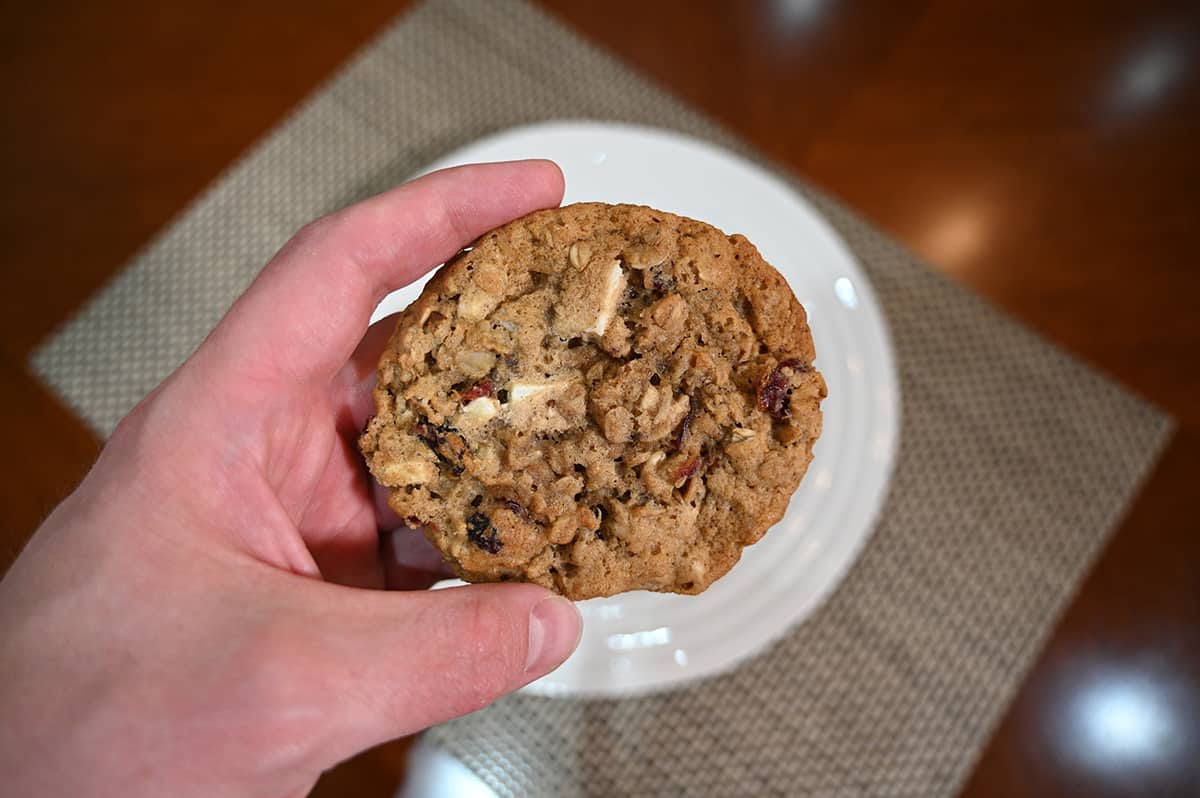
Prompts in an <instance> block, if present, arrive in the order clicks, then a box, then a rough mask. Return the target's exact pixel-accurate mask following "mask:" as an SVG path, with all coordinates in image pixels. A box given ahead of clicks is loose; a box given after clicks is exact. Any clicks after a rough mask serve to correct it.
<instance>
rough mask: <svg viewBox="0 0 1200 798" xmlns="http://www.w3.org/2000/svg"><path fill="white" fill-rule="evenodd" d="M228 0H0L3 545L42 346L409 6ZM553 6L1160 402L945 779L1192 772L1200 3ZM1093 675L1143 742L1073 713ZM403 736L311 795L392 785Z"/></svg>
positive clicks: (75, 473) (975, 792)
mask: <svg viewBox="0 0 1200 798" xmlns="http://www.w3.org/2000/svg"><path fill="white" fill-rule="evenodd" d="M243 5H244V7H237V8H236V10H235V7H233V6H229V5H226V4H213V3H203V2H199V0H179V2H175V3H166V4H164V3H152V2H149V0H111V2H108V3H104V4H95V3H87V2H80V0H47V1H46V2H43V3H14V2H9V3H6V4H5V8H4V15H3V18H4V25H3V26H0V59H3V69H0V96H3V97H5V98H7V101H8V107H7V108H6V113H5V116H4V121H3V122H2V123H0V145H2V146H0V174H3V175H4V180H3V183H2V184H0V253H2V261H0V262H2V263H3V265H4V267H5V271H4V274H5V279H6V282H7V285H6V288H5V290H4V292H3V293H2V294H0V371H2V374H3V386H4V389H3V391H0V408H2V411H3V412H2V413H0V426H2V428H0V432H2V434H3V440H4V441H5V442H6V443H7V446H8V447H9V451H10V456H9V457H8V458H7V465H6V466H4V467H3V476H4V478H3V479H0V524H2V526H3V537H2V538H0V557H3V559H2V560H0V567H3V566H6V565H7V562H8V561H9V560H10V559H11V557H12V555H13V554H14V553H15V552H16V551H17V550H18V549H19V547H20V545H21V544H22V542H23V541H24V540H25V538H26V537H27V536H28V534H29V533H30V532H31V531H32V530H33V529H34V528H35V527H36V525H37V523H38V521H39V519H40V518H41V517H42V516H43V515H44V514H45V512H46V511H47V510H48V509H49V508H50V507H51V506H53V504H54V502H55V501H56V500H57V499H59V498H60V497H61V496H62V495H64V493H65V492H66V491H68V490H69V489H70V488H71V486H72V484H73V483H74V482H75V481H76V480H77V479H78V478H79V477H80V476H81V475H82V473H83V472H84V471H85V470H86V468H87V467H88V464H89V463H90V461H91V459H92V457H93V456H94V455H95V452H96V451H97V448H98V442H97V441H96V440H94V439H93V438H92V436H91V435H90V434H89V433H88V432H87V430H86V429H85V428H84V427H83V426H82V425H81V424H80V423H79V422H78V421H77V420H75V419H74V418H73V417H72V416H71V414H70V413H69V412H68V411H67V410H66V409H65V408H63V407H62V406H61V405H60V404H59V403H58V402H57V400H56V399H55V398H54V397H53V396H51V395H49V394H48V393H47V391H46V390H45V389H44V388H42V387H41V386H40V385H39V384H38V383H37V382H36V381H35V380H34V379H32V378H31V377H30V375H29V373H28V371H27V369H26V362H27V357H28V354H29V352H30V350H31V348H32V347H33V346H34V345H35V344H36V343H37V341H39V340H40V339H41V338H43V337H44V336H45V335H46V334H47V333H49V332H50V331H51V330H52V329H53V328H54V326H55V325H57V324H59V323H60V322H61V321H63V320H64V319H65V318H66V317H67V316H68V315H69V314H70V313H71V312H72V311H73V310H74V309H75V308H77V307H78V306H79V305H80V303H82V302H83V301H84V300H85V299H86V298H87V297H88V295H89V294H91V293H92V292H93V291H94V290H95V289H96V288H97V287H98V286H99V285H100V284H101V283H102V282H103V281H104V280H105V279H107V278H108V277H109V276H110V275H112V274H113V273H114V272H115V271H116V270H117V269H118V268H119V267H120V266H121V264H122V263H123V262H124V261H125V260H126V259H127V258H128V257H129V256H130V255H131V254H132V253H133V252H134V251H135V250H136V249H137V248H138V247H139V246H140V245H142V244H143V243H144V242H145V241H146V240H147V239H148V238H149V237H150V236H151V235H152V234H153V233H154V232H155V231H157V230H159V229H160V228H161V227H162V226H163V225H164V224H166V223H167V222H168V221H169V220H170V218H171V217H172V216H173V215H174V214H176V213H177V212H179V210H180V209H181V208H182V207H183V206H184V204H185V203H186V202H187V201H188V200H189V199H190V198H191V197H192V196H194V195H195V194H196V193H197V192H198V191H199V190H200V189H201V188H202V187H203V186H204V185H205V184H206V183H208V182H209V181H210V180H212V179H213V178H214V177H215V176H216V175H217V174H218V173H219V172H220V170H221V169H222V168H224V167H225V166H226V165H227V164H228V163H229V162H230V161H231V160H232V159H233V158H234V157H236V156H237V155H238V154H239V153H240V152H242V151H243V150H244V149H245V148H246V147H247V146H248V145H249V144H251V143H252V142H253V141H254V140H255V139H256V138H257V137H258V136H260V135H261V134H262V133H263V132H265V131H266V130H268V129H269V128H270V127H271V126H272V125H273V124H274V123H275V122H277V121H278V120H279V119H280V117H281V116H282V115H283V114H284V113H285V112H286V111H287V110H288V109H289V108H291V107H292V106H293V105H294V104H295V103H296V102H297V101H299V100H300V99H301V98H302V97H304V96H305V95H306V94H307V92H309V91H310V90H311V89H312V88H313V87H314V86H316V85H317V83H318V82H319V81H320V80H321V79H322V78H324V77H325V76H326V75H328V74H329V72H330V71H331V70H332V69H333V68H335V67H336V66H337V65H338V64H340V63H341V62H342V61H343V60H344V59H345V58H346V57H347V56H348V55H350V54H351V53H352V52H353V51H354V50H355V49H356V48H357V47H359V46H360V45H361V44H363V43H364V42H365V41H366V40H367V39H368V38H369V37H370V36H371V35H372V34H373V33H375V32H376V31H378V30H379V29H380V27H381V26H382V25H384V24H385V23H386V22H387V21H388V20H389V19H390V18H392V17H393V16H394V14H395V13H397V12H398V11H399V10H401V8H402V7H403V5H404V3H402V2H398V1H397V0H359V2H357V3H355V4H353V5H352V6H351V5H347V4H345V3H341V2H335V0H308V1H307V2H282V0H265V1H264V2H259V3H253V4H243ZM543 5H544V6H545V7H547V8H548V9H550V10H551V11H552V12H553V13H555V14H556V15H558V16H559V17H560V18H562V19H563V20H565V21H566V22H568V23H569V24H571V25H572V26H574V27H576V28H577V29H578V30H580V31H581V32H583V33H584V34H585V35H586V36H587V37H589V38H590V39H592V40H593V41H595V42H598V43H600V44H602V45H603V46H605V47H607V48H609V49H610V50H612V51H613V52H615V53H617V54H618V55H619V56H621V57H622V58H624V59H625V60H626V61H628V62H629V63H631V64H633V65H634V66H636V67H638V68H640V69H642V70H643V71H645V72H646V73H648V74H649V75H651V76H653V77H655V78H656V79H657V80H659V81H660V82H661V83H662V84H664V85H665V86H667V87H668V88H670V89H671V90H673V91H675V92H677V93H678V94H679V95H681V96H682V97H684V98H685V99H687V100H688V101H690V102H692V103H693V104H695V105H697V106H699V107H700V108H702V109H704V110H705V111H706V112H708V113H709V114H711V115H713V116H714V117H716V118H717V119H719V120H720V121H722V122H724V123H725V124H726V125H728V126H729V127H731V128H733V129H734V130H736V131H738V132H739V133H741V134H742V135H743V136H744V137H746V138H747V139H748V140H749V141H751V142H752V143H754V144H756V145H757V146H758V147H760V148H761V149H763V150H764V151H766V152H767V153H769V154H770V155H771V156H773V157H774V158H776V159H778V160H779V161H781V162H783V163H785V164H787V165H789V166H791V167H793V168H795V169H796V170H798V171H800V172H803V173H804V174H806V175H808V176H809V177H810V178H812V179H813V180H815V181H816V182H817V183H818V184H820V185H822V186H823V187H825V188H826V189H828V190H830V191H832V192H833V193H834V194H836V195H838V196H840V197H841V198H843V199H844V200H846V201H848V202H849V203H850V204H851V205H853V206H855V207H857V208H858V209H859V210H861V211H862V212H863V213H864V214H865V215H866V216H868V217H870V218H871V219H873V220H875V221H876V222H877V223H878V224H879V225H880V226H882V227H883V228H884V229H886V230H887V231H889V232H890V233H892V234H893V235H895V236H896V237H897V238H899V239H900V240H902V241H903V242H905V243H906V244H907V245H909V246H910V247H912V248H913V249H914V250H916V251H917V252H918V253H920V254H922V255H923V256H925V257H926V258H927V259H929V260H930V261H931V262H932V263H934V264H936V265H937V266H938V267H939V268H941V269H943V270H944V271H945V272H946V273H947V274H949V275H950V276H952V277H953V278H954V279H956V280H959V281H961V282H962V283H964V284H966V285H968V286H970V287H972V288H973V289H975V290H977V291H978V292H980V293H982V294H984V295H985V296H987V297H989V298H991V299H992V300H993V301H995V302H996V303H998V304H999V305H1000V306H1001V307H1003V308H1005V309H1006V310H1007V311H1008V312H1010V313H1012V314H1013V315H1015V316H1017V317H1018V318H1021V319H1023V320H1024V321H1025V322H1027V323H1028V324H1030V325H1031V326H1033V327H1034V328H1035V329H1037V330H1039V331H1040V332H1042V333H1043V334H1044V335H1046V336H1048V337H1049V338H1051V339H1053V340H1054V341H1056V342H1058V343H1059V344H1061V345H1063V346H1065V347H1067V348H1068V349H1070V350H1071V351H1073V352H1075V353H1076V354H1077V355H1079V356H1080V357H1082V358H1084V359H1085V360H1087V361H1089V362H1090V363H1092V364H1094V365H1096V366H1098V367H1099V368H1101V369H1103V370H1104V371H1106V372H1108V373H1109V374H1111V375H1113V376H1114V377H1116V378H1117V379H1119V380H1120V381H1122V382H1123V383H1125V384H1126V385H1128V386H1130V387H1131V388H1132V389H1134V390H1136V391H1138V392H1139V393H1141V394H1142V395H1144V396H1146V397H1147V398H1149V399H1151V400H1152V401H1154V402H1156V403H1157V404H1159V405H1160V406H1161V407H1163V408H1165V409H1166V410H1168V411H1169V412H1171V413H1172V414H1173V415H1174V416H1175V417H1176V418H1177V419H1178V420H1179V422H1180V427H1179V431H1178V433H1177V434H1176V436H1175V437H1174V439H1173V440H1172V442H1171V444H1170V445H1169V447H1168V449H1167V452H1166V454H1165V456H1164V458H1163V460H1162V462H1161V463H1160V464H1159V466H1158V467H1157V469H1156V470H1155V472H1154V474H1153V475H1152V477H1151V478H1150V480H1149V481H1148V483H1147V485H1146V487H1145V489H1144V491H1143V492H1142V495H1141V496H1140V498H1139V499H1138V500H1137V502H1136V503H1135V504H1134V505H1133V507H1132V508H1131V510H1130V512H1129V514H1128V516H1127V518H1126V519H1125V520H1124V522H1123V523H1122V525H1121V527H1120V530H1119V531H1118V533H1117V534H1116V536H1115V537H1114V538H1113V540H1112V542H1111V544H1110V545H1109V546H1108V548H1107V550H1106V551H1105V552H1104V554H1103V556H1102V557H1101V558H1100V560H1099V562H1098V563H1097V564H1096V566H1095V568H1094V570H1093V571H1092V573H1091V575H1090V576H1089V577H1088V579H1087V581H1086V583H1085V584H1084V586H1083V589H1082V590H1081V592H1080V593H1079V595H1078V597H1077V598H1076V599H1075V601H1074V602H1073V603H1072V605H1071V607H1070V609H1069V610H1068V612H1067V613H1066V615H1065V616H1064V617H1063V618H1062V620H1061V622H1060V623H1059V624H1058V626H1057V628H1056V629H1055V632H1054V634H1053V637H1052V638H1051V640H1050V641H1049V643H1048V645H1047V647H1046V649H1045V651H1044V652H1043V654H1042V656H1041V658H1040V659H1039V661H1038V663H1037V665H1036V667H1035V668H1034V670H1033V672H1032V673H1031V674H1030V676H1029V678H1028V679H1027V680H1026V682H1025V684H1024V686H1023V687H1022V689H1021V691H1020V692H1019V693H1018V695H1017V696H1016V697H1015V700H1014V702H1013V704H1012V706H1011V708H1010V710H1009V711H1008V713H1007V715H1006V717H1005V719H1004V721H1003V723H1002V724H1001V726H1000V727H999V729H998V730H997V732H996V734H995V737H994V738H993V740H992V742H991V744H990V745H989V747H988V748H987V750H986V752H985V753H984V755H983V757H982V759H981V760H980V762H979V763H978V765H977V767H976V770H975V774H974V777H973V778H972V780H971V781H970V783H969V784H968V785H967V787H966V790H965V793H964V794H965V795H968V796H975V797H978V798H982V797H983V796H999V795H1006V796H1007V795H1066V794H1071V795H1098V796H1101V795H1102V796H1108V795H1113V796H1116V795H1195V794H1197V790H1198V789H1200V786H1198V785H1200V523H1198V522H1197V515H1196V512H1195V509H1194V506H1193V504H1192V501H1191V500H1192V497H1193V495H1194V494H1195V493H1196V486H1197V485H1200V357H1198V355H1197V352H1198V350H1200V268H1198V257H1197V252H1200V188H1198V186H1200V13H1198V11H1197V8H1198V7H1197V5H1196V4H1195V3H1187V2H1179V3H1165V2H1128V3H1094V2H1085V1H1084V0H1064V1H1063V2H1059V3H1045V2H1042V3H1021V2H1017V3H1014V2H1011V0H1010V1H1009V2H1000V0H980V2H972V3H964V2H960V1H959V0H926V1H921V0H912V1H911V2H893V1H892V0H857V1H854V2H851V1H849V0H842V1H840V2H839V1H838V0H777V1H776V2H766V0H763V1H762V2H734V1H733V0H726V1H725V2H718V1H717V0H709V1H707V2H696V1H693V2H686V3H685V2H675V3H670V2H663V3H647V2H645V1H644V0H637V1H635V0H609V2H606V3H586V2H569V0H543ZM1097 685H1099V688H1098V687H1097ZM1098 689H1100V690H1101V693H1103V690H1107V693H1106V694H1109V695H1111V696H1113V697H1114V698H1113V700H1114V701H1117V702H1118V703H1117V704H1114V706H1116V707H1117V710H1120V708H1121V706H1124V710H1123V711H1125V712H1126V716H1127V717H1126V720H1127V721H1128V722H1127V723H1126V727H1129V728H1134V730H1135V731H1136V730H1137V728H1141V729H1142V731H1143V737H1144V738H1147V735H1149V734H1150V732H1148V731H1146V729H1147V728H1150V731H1153V732H1154V733H1155V734H1157V735H1158V736H1157V737H1154V738H1153V739H1154V740H1157V743H1156V744H1154V745H1152V746H1150V747H1148V748H1147V747H1144V746H1143V747H1141V748H1139V747H1138V741H1137V739H1133V738H1131V739H1128V740H1126V739H1125V738H1122V737H1121V735H1120V734H1116V736H1115V737H1112V738H1111V739H1100V740H1096V739H1093V738H1091V737H1088V736H1087V735H1086V734H1083V733H1081V732H1080V730H1079V729H1078V728H1077V727H1075V726H1072V723H1071V722H1070V718H1071V717H1073V714H1072V713H1073V711H1074V710H1073V707H1074V706H1075V705H1076V704H1077V702H1078V701H1080V700H1081V697H1082V696H1083V695H1084V693H1083V691H1085V690H1087V691H1091V693H1089V695H1091V694H1096V693H1097V690H1098ZM1139 691H1140V692H1139ZM1131 696H1132V698H1131ZM1139 696H1140V697H1141V698H1140V700H1141V704H1140V705H1139V704H1137V701H1136V700H1137V699H1138V697H1139ZM1120 700H1124V701H1125V704H1124V705H1120V704H1119V701H1120ZM1131 701H1132V702H1133V703H1132V704H1131V703H1130V702H1131ZM1139 706H1140V707H1141V709H1140V710H1139V709H1138V707H1139ZM1147 707H1149V709H1147ZM1117 710H1114V711H1117ZM1138 712H1141V714H1140V715H1139V714H1138ZM1147 712H1151V713H1152V714H1153V713H1157V714H1153V716H1152V717H1149V719H1147V714H1146V713H1147ZM1129 718H1132V720H1130V719H1129ZM1139 718H1140V720H1139ZM1139 722H1140V723H1141V724H1142V726H1141V727H1138V726H1137V723H1139ZM1130 724H1133V725H1132V726H1130ZM1147 724H1150V726H1149V727H1148V726H1147ZM1154 724H1158V725H1157V726H1155V725H1154ZM1151 727H1152V728H1151ZM1127 730H1128V729H1127ZM1164 730H1165V731H1164ZM1160 732H1161V733H1160ZM1150 736H1151V737H1153V735H1150ZM1147 739H1149V738H1147ZM1123 740H1124V744H1125V748H1123V749H1122V748H1120V745H1121V744H1122V741H1123ZM1114 746H1117V747H1115V748H1114ZM404 750H405V743H404V742H400V743H396V744H392V745H389V746H384V747H382V748H380V749H377V750H375V751H373V752H369V753H368V754H366V755H364V756H362V757H360V758H358V759H356V760H354V761H352V762H350V763H347V764H346V765H343V766H342V767H340V768H338V769H337V770H335V771H333V772H332V773H330V774H329V775H328V776H327V777H326V778H325V779H324V780H323V781H322V783H321V785H320V786H319V787H318V791H317V792H318V793H319V794H322V795H340V794H355V795H363V796H369V795H389V794H390V793H391V792H392V790H393V788H394V786H395V785H396V784H397V783H398V782H399V781H400V779H401V778H402V775H403V752H404ZM2 779H3V774H0V783H2Z"/></svg>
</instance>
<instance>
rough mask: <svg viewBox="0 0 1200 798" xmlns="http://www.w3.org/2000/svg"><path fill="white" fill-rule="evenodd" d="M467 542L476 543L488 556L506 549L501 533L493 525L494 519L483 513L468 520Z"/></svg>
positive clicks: (476, 514)
mask: <svg viewBox="0 0 1200 798" xmlns="http://www.w3.org/2000/svg"><path fill="white" fill-rule="evenodd" d="M467 540H469V541H471V542H472V543H474V544H475V545H476V546H478V547H479V548H481V549H483V550H484V551H486V552H487V553H488V554H499V553H500V549H502V548H504V542H503V541H502V540H500V533H499V532H498V531H497V530H496V527H495V525H493V524H492V519H490V518H488V517H487V516H486V515H484V514H483V513H475V514H474V515H472V516H471V517H470V518H468V519H467Z"/></svg>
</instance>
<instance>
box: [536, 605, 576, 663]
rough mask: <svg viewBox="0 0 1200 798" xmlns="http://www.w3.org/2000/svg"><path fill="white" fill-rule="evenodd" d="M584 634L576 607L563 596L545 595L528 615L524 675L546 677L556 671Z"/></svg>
mask: <svg viewBox="0 0 1200 798" xmlns="http://www.w3.org/2000/svg"><path fill="white" fill-rule="evenodd" d="M582 633H583V619H582V618H580V617H579V610H577V609H575V605H574V604H573V603H571V602H570V601H568V600H567V599H565V598H563V597H562V596H547V597H546V598H544V599H542V600H541V601H539V602H538V603H537V604H534V605H533V609H532V610H531V611H530V613H529V651H528V653H527V654H526V656H525V672H526V673H536V674H539V675H541V674H546V673H549V672H550V671H552V670H554V669H555V668H557V667H558V666H559V665H561V664H562V663H563V660H565V659H566V658H567V657H569V656H571V652H572V651H574V650H575V646H577V645H579V636H580V635H581V634H582Z"/></svg>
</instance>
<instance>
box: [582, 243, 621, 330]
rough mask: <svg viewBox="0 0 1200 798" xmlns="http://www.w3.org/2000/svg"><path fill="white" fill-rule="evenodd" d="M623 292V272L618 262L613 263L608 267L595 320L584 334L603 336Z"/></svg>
mask: <svg viewBox="0 0 1200 798" xmlns="http://www.w3.org/2000/svg"><path fill="white" fill-rule="evenodd" d="M624 290H625V270H624V269H622V268H621V263H620V261H613V262H612V265H611V266H609V267H608V279H607V280H606V281H605V283H604V293H603V295H602V296H601V297H600V308H599V310H598V311H597V312H596V320H595V321H594V322H593V323H592V326H591V327H588V328H587V329H586V330H584V332H586V333H593V334H594V335H604V331H605V330H607V329H608V323H609V322H610V321H612V317H613V314H614V313H616V312H617V302H618V301H620V299H621V292H622V291H624Z"/></svg>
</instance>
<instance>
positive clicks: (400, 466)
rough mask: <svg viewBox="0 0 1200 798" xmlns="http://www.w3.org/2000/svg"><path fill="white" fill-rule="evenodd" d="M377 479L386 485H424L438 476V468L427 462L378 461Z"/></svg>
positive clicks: (376, 464) (376, 467)
mask: <svg viewBox="0 0 1200 798" xmlns="http://www.w3.org/2000/svg"><path fill="white" fill-rule="evenodd" d="M373 470H374V472H375V477H376V479H378V480H379V481H380V482H382V483H383V484H385V485H392V486H397V487H398V486H401V485H424V484H425V483H426V482H430V481H431V480H433V478H434V477H436V476H437V466H435V465H434V464H433V463H431V462H429V461H427V460H399V461H396V462H391V463H388V462H385V461H382V459H376V461H375V468H374V469H373Z"/></svg>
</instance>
